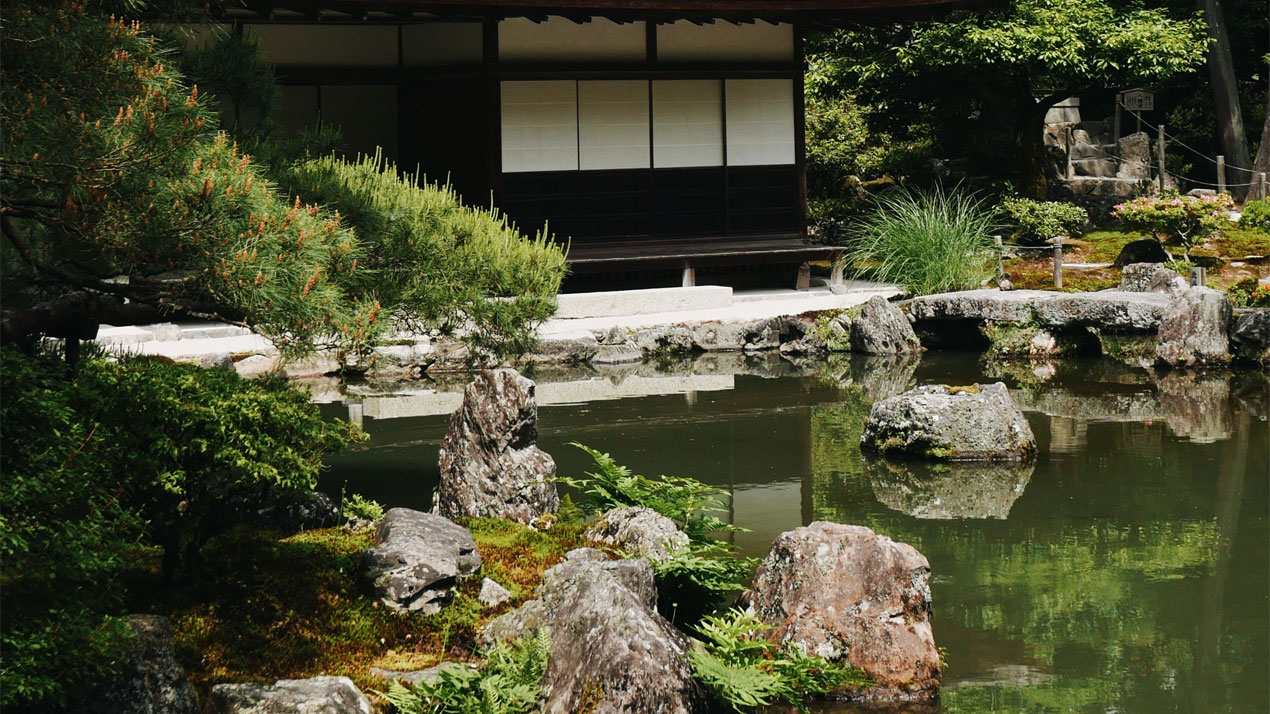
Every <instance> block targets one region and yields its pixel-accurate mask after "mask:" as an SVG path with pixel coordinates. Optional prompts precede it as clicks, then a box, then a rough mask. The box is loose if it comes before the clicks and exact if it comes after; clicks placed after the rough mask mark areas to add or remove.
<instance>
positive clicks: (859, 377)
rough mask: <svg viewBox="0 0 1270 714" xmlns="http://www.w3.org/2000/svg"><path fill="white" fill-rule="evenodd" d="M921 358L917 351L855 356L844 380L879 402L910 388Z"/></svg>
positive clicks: (872, 400)
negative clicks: (915, 352)
mask: <svg viewBox="0 0 1270 714" xmlns="http://www.w3.org/2000/svg"><path fill="white" fill-rule="evenodd" d="M920 361H921V357H919V356H918V355H915V354H897V355H870V356H868V357H858V356H857V357H853V358H852V359H851V362H850V368H849V369H848V370H847V372H846V374H844V375H843V378H844V379H843V381H844V382H846V383H848V384H854V385H856V386H858V387H859V388H860V389H861V390H863V391H864V396H865V398H866V399H868V400H869V401H870V402H876V401H878V400H881V399H886V398H888V397H893V396H895V395H897V394H903V393H904V392H907V391H908V390H909V389H911V388H912V386H913V384H914V380H913V374H914V373H915V372H917V363H918V362H920Z"/></svg>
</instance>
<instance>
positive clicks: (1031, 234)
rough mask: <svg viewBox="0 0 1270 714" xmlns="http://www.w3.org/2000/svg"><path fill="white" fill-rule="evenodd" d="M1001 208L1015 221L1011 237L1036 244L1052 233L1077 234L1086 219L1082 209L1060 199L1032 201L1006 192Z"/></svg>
mask: <svg viewBox="0 0 1270 714" xmlns="http://www.w3.org/2000/svg"><path fill="white" fill-rule="evenodd" d="M1001 208H1002V210H1004V211H1005V214H1006V216H1008V217H1009V220H1010V222H1011V223H1012V224H1014V229H1015V230H1014V237H1015V239H1016V240H1018V241H1019V242H1020V243H1025V244H1030V245H1037V244H1040V243H1044V242H1046V241H1048V240H1050V239H1051V238H1053V237H1055V236H1060V235H1061V236H1069V237H1072V236H1076V235H1078V234H1079V233H1080V230H1081V229H1082V228H1083V227H1084V226H1085V222H1086V221H1087V220H1089V216H1088V214H1086V213H1085V209H1083V208H1081V207H1080V206H1077V205H1075V204H1072V203H1063V202H1061V201H1033V200H1032V199H1030V198H1014V197H1012V196H1007V197H1006V198H1004V199H1002V201H1001Z"/></svg>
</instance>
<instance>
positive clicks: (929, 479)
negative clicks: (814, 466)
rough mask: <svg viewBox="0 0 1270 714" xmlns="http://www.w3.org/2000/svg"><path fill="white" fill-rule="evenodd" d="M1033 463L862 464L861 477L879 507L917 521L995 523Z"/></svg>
mask: <svg viewBox="0 0 1270 714" xmlns="http://www.w3.org/2000/svg"><path fill="white" fill-rule="evenodd" d="M1035 469H1036V464H1035V463H990V464H978V463H976V464H965V463H955V464H926V463H920V462H913V461H907V462H902V463H901V462H894V461H887V460H884V459H866V460H865V468H864V470H865V474H866V475H867V476H868V477H869V483H870V484H871V485H872V486H873V495H874V496H875V497H876V498H877V499H878V502H879V503H881V504H882V505H884V506H886V507H888V508H891V509H893V510H896V511H899V512H900V513H905V514H908V515H910V516H912V517H914V518H923V519H941V520H947V519H958V518H998V519H1002V520H1004V519H1005V518H1006V517H1008V516H1009V515H1010V508H1011V507H1013V506H1014V502H1015V501H1017V500H1018V498H1019V496H1022V495H1023V489H1024V488H1026V487H1027V484H1028V481H1030V480H1031V478H1032V472H1033V471H1034V470H1035Z"/></svg>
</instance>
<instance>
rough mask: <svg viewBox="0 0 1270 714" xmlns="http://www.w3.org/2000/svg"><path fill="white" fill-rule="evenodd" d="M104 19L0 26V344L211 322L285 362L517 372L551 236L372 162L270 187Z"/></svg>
mask: <svg viewBox="0 0 1270 714" xmlns="http://www.w3.org/2000/svg"><path fill="white" fill-rule="evenodd" d="M101 10H102V8H101V7H99V6H97V5H94V4H93V3H91V2H90V3H87V4H85V3H79V2H70V1H69V0H63V1H62V2H55V3H51V4H43V3H35V2H19V3H14V4H11V5H10V6H8V7H6V21H5V24H4V28H3V40H4V42H3V48H2V50H0V52H2V53H3V54H2V58H0V59H2V60H3V70H2V74H0V82H2V83H3V99H4V101H3V111H2V113H0V118H2V119H3V121H4V124H5V127H6V131H5V132H4V137H3V144H2V146H3V149H2V155H0V168H2V169H3V174H4V175H3V179H2V181H3V183H2V184H0V190H2V192H3V204H2V205H0V219H2V221H3V232H4V247H3V250H4V251H5V253H4V258H5V260H4V268H3V273H2V274H0V275H2V278H3V297H4V300H5V305H6V307H5V312H4V319H3V330H4V338H5V339H6V340H21V339H24V338H29V337H30V336H32V335H37V334H46V335H51V336H58V337H76V338H91V337H92V336H94V335H95V332H96V326H97V324H98V323H99V322H107V323H110V324H136V323H138V322H147V321H155V320H158V319H165V318H166V319H171V318H180V317H208V318H214V319H221V320H227V321H230V322H235V323H240V324H244V325H248V326H250V327H251V328H252V329H254V330H255V331H257V332H259V333H260V334H262V335H265V336H266V337H269V338H270V339H272V340H274V341H275V343H277V344H278V346H279V347H280V349H282V350H283V352H284V353H285V354H298V353H303V352H306V351H309V350H311V349H313V348H315V347H323V346H329V347H335V348H338V349H340V350H343V351H344V352H346V353H356V352H358V351H364V350H365V349H366V348H367V346H368V345H369V344H371V343H372V342H373V341H374V339H375V338H377V337H379V336H381V335H383V334H385V333H387V332H391V331H393V330H397V329H439V330H443V331H447V332H452V333H456V334H459V335H461V336H464V337H469V338H472V339H473V340H475V341H476V342H477V343H478V344H480V345H482V346H484V347H487V348H490V349H492V350H494V351H496V352H514V351H517V350H520V349H524V348H525V347H526V346H527V345H528V344H529V340H530V339H531V327H532V323H533V321H535V320H541V319H545V318H546V317H547V316H549V315H550V314H551V311H552V304H551V303H552V299H553V298H554V295H555V293H556V291H557V290H558V288H559V284H560V280H561V278H562V276H563V273H564V257H563V254H562V253H561V251H560V250H559V249H558V248H557V247H556V246H555V245H554V244H552V243H551V242H550V240H549V239H548V237H547V236H545V235H539V236H536V237H534V238H533V239H529V240H526V239H523V238H522V237H521V236H520V234H519V233H517V232H516V230H515V229H514V227H512V226H510V225H508V224H507V222H506V221H505V220H504V219H503V218H501V217H499V216H497V215H495V214H492V213H490V212H488V211H483V210H477V209H472V208H468V207H464V206H461V205H460V204H459V203H458V201H457V199H456V198H455V196H454V195H453V193H452V192H450V191H448V190H447V189H445V188H438V187H434V186H423V185H418V184H416V183H415V182H414V181H413V179H411V178H410V177H404V178H399V177H398V173H397V171H396V169H395V167H392V166H385V165H384V164H383V163H382V162H381V161H378V160H375V159H364V160H361V161H358V162H353V163H345V162H343V161H341V160H338V159H334V158H327V159H317V160H314V161H312V162H311V163H309V164H307V165H305V166H300V167H286V170H285V178H286V182H287V184H288V185H285V186H280V185H279V184H278V181H277V179H278V178H279V177H276V176H272V175H270V174H269V173H267V172H266V171H265V170H264V169H263V168H262V167H261V166H258V165H257V164H256V163H254V162H253V161H252V158H251V157H250V156H248V155H247V154H246V153H244V152H243V151H242V150H241V149H240V147H239V146H238V145H236V144H235V142H234V141H233V140H231V139H230V138H229V137H228V136H227V135H225V134H224V133H220V132H218V131H217V117H216V116H215V115H214V114H213V113H212V112H211V111H210V110H209V109H208V106H207V104H208V102H207V101H206V97H200V95H199V91H198V87H197V86H186V83H185V81H184V77H183V75H182V73H181V71H180V65H179V62H178V61H177V57H176V56H175V55H174V54H173V53H171V52H170V51H169V50H167V49H166V48H165V46H164V44H163V43H162V42H160V41H159V40H158V39H156V38H155V37H154V36H152V35H149V34H147V33H146V32H145V31H143V29H142V27H141V26H140V25H139V24H137V23H135V22H128V21H124V20H120V19H118V18H114V17H109V18H108V17H102V16H101V15H100V14H98V13H99V12H100V11H101ZM301 191H302V193H301ZM318 199H320V200H321V201H324V202H327V203H329V204H332V205H330V206H327V205H320V204H319V203H316V202H314V201H315V200H318ZM341 211H343V212H344V213H343V214H341Z"/></svg>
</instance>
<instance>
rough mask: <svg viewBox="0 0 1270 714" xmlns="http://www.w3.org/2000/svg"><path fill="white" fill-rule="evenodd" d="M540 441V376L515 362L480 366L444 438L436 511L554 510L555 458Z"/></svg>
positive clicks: (530, 515)
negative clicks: (536, 381) (527, 373)
mask: <svg viewBox="0 0 1270 714" xmlns="http://www.w3.org/2000/svg"><path fill="white" fill-rule="evenodd" d="M537 441H538V405H537V403H536V402H535V401H534V383H533V382H532V381H530V380H528V379H526V378H524V377H522V376H521V375H520V373H518V372H517V371H516V370H514V369H495V370H488V371H485V372H481V373H480V374H479V375H477V377H476V379H474V380H472V383H471V384H469V385H468V386H467V389H465V390H464V391H463V406H461V407H459V410H458V411H456V412H455V413H454V416H453V417H451V418H450V429H449V431H448V432H446V435H445V439H444V440H442V442H441V459H440V466H441V482H440V484H439V485H438V486H437V492H436V509H437V512H438V513H440V514H441V515H443V516H447V517H450V518H458V517H462V516H477V517H481V518H506V519H508V520H512V521H517V522H519V523H529V522H530V521H532V520H533V519H535V518H537V517H538V516H541V515H543V514H546V513H551V512H553V511H555V510H556V507H557V506H559V505H560V496H559V494H558V493H557V492H556V485H555V483H554V482H552V481H551V480H550V479H551V478H552V477H553V476H555V474H556V462H555V461H554V460H553V459H552V458H551V456H550V455H549V454H547V453H546V452H545V451H543V450H542V449H539V448H538V446H537Z"/></svg>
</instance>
